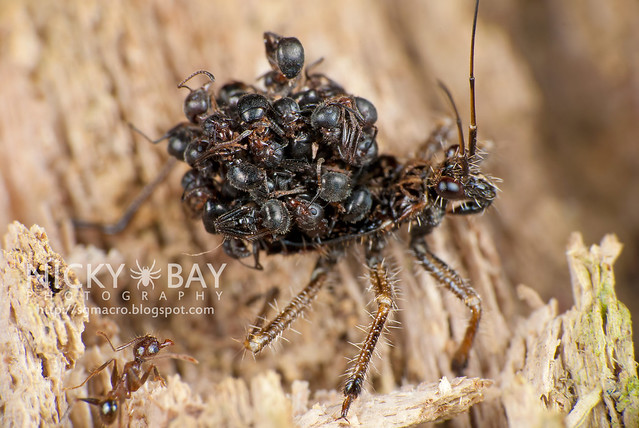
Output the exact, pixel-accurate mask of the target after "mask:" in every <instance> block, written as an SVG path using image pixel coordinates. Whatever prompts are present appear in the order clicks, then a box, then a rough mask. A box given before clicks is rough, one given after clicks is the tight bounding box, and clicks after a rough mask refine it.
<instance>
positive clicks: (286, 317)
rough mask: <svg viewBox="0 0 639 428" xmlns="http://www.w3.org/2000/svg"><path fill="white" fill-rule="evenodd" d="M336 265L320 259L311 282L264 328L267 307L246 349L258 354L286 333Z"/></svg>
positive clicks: (325, 259)
mask: <svg viewBox="0 0 639 428" xmlns="http://www.w3.org/2000/svg"><path fill="white" fill-rule="evenodd" d="M334 265H335V259H334V258H333V257H320V259H319V260H318V261H317V265H316V266H315V269H313V273H312V274H311V282H310V283H309V284H308V285H307V286H306V287H305V288H304V289H303V290H302V291H301V292H300V293H299V294H298V295H297V296H295V298H294V299H293V300H291V302H290V303H289V304H288V305H286V307H285V308H284V309H283V310H282V311H281V312H280V313H279V314H278V315H277V316H276V317H275V318H274V319H273V320H272V321H271V322H270V323H268V325H267V326H266V327H264V328H262V325H263V324H264V318H265V315H266V309H267V308H266V306H265V307H264V309H263V310H262V311H260V314H259V316H258V318H257V320H256V321H255V323H254V325H253V328H252V329H251V332H250V333H249V334H248V336H247V337H246V339H245V340H244V347H245V348H246V349H248V350H249V351H251V352H252V353H254V354H257V353H258V352H260V351H261V350H262V349H264V347H265V346H267V345H268V344H270V343H271V342H273V340H275V339H277V338H278V337H279V336H280V335H281V334H282V333H284V332H285V331H286V330H287V329H288V328H289V327H290V325H291V323H293V321H295V320H296V319H297V318H298V317H299V316H300V315H302V313H303V312H304V311H305V310H306V309H308V307H309V306H310V304H311V302H312V301H313V299H314V298H315V296H316V295H317V292H318V291H319V290H320V289H321V288H322V286H323V285H324V284H325V283H326V278H327V277H328V274H329V272H330V271H331V269H332V268H333V266H334ZM269 294H270V293H269ZM267 303H268V302H267Z"/></svg>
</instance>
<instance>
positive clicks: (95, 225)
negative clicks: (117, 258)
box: [72, 158, 177, 235]
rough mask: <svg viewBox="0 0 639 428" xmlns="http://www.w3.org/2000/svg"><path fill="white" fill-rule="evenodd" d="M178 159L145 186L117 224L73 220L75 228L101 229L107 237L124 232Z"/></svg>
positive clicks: (166, 165)
mask: <svg viewBox="0 0 639 428" xmlns="http://www.w3.org/2000/svg"><path fill="white" fill-rule="evenodd" d="M176 161H177V159H175V158H171V159H169V160H168V161H167V162H166V163H165V164H164V167H162V170H161V171H160V173H159V174H158V175H157V177H155V179H154V180H153V181H152V182H151V183H149V184H147V185H146V186H144V188H143V189H142V191H141V192H140V193H139V194H138V195H137V196H136V198H135V199H134V200H133V202H131V204H130V205H129V206H128V207H127V209H126V211H124V214H122V217H120V219H119V220H118V221H116V222H115V223H110V224H109V223H106V224H105V223H100V222H93V221H86V220H77V219H73V220H72V222H73V226H74V227H76V228H78V229H79V228H88V229H99V230H101V231H102V233H105V234H107V235H114V234H116V233H120V232H122V231H123V230H124V229H125V228H126V227H127V226H128V225H129V222H130V221H131V219H132V218H133V216H134V215H135V213H136V212H137V211H138V210H139V209H140V207H141V206H142V204H143V203H144V202H145V201H146V200H147V199H148V198H149V196H151V194H152V193H153V191H154V190H155V189H156V188H157V187H158V186H159V185H160V183H162V182H163V181H164V179H165V178H166V177H167V176H168V175H169V173H170V172H171V170H172V169H173V166H175V163H176Z"/></svg>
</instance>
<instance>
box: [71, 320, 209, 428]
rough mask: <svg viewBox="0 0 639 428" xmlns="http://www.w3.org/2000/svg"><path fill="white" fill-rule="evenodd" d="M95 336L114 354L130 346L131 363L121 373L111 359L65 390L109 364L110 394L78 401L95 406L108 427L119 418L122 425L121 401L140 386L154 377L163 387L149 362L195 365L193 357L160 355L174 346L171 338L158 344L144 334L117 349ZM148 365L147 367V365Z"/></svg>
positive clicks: (115, 362) (162, 382)
mask: <svg viewBox="0 0 639 428" xmlns="http://www.w3.org/2000/svg"><path fill="white" fill-rule="evenodd" d="M98 335H100V336H102V337H104V338H105V339H106V340H107V342H108V343H109V345H110V346H111V348H112V349H113V351H114V352H118V351H121V350H123V349H125V348H128V347H130V346H133V360H131V361H129V362H127V363H126V364H125V365H124V367H123V368H122V373H120V372H119V371H118V364H117V361H116V360H115V358H111V359H110V360H108V361H107V362H106V363H104V364H102V365H101V366H100V367H98V368H96V369H95V370H93V371H92V372H91V374H90V375H89V376H88V377H87V378H86V379H85V380H84V382H82V383H81V384H80V385H77V386H74V387H72V388H67V389H76V388H80V387H82V386H83V385H85V384H86V383H87V382H88V381H89V380H90V379H91V378H93V377H94V376H96V375H97V374H98V373H100V372H101V371H102V370H104V369H105V368H106V367H107V366H108V365H109V364H113V370H112V371H111V388H112V389H111V391H109V392H107V393H106V394H105V395H104V396H103V397H102V398H80V400H81V401H84V402H86V403H89V404H91V405H94V406H97V407H98V412H99V417H100V420H101V421H102V423H104V424H105V425H110V424H112V423H114V422H115V420H116V419H117V418H118V415H119V425H120V426H122V411H121V407H122V404H123V403H124V401H125V400H126V399H128V398H130V397H131V394H132V393H133V392H135V391H137V390H138V389H140V388H141V387H142V385H144V384H145V383H146V381H147V380H148V379H149V377H150V376H151V374H153V380H155V381H158V382H160V384H161V385H162V386H165V382H164V379H163V378H162V376H160V373H159V372H158V369H157V367H156V366H155V365H154V364H152V363H150V362H152V361H155V360H158V359H161V358H175V359H180V360H184V361H188V362H190V363H196V364H197V360H195V359H194V358H192V357H189V356H188V355H182V354H172V353H169V354H163V355H158V354H159V352H160V351H161V350H162V349H163V348H166V347H167V346H171V345H173V341H172V340H170V339H167V340H165V341H164V342H160V341H159V340H158V339H157V338H156V337H154V336H151V335H146V336H142V337H137V338H135V339H133V340H131V341H130V342H127V343H125V344H123V345H120V346H118V347H117V348H116V347H115V346H113V344H112V343H111V340H109V337H108V336H107V335H106V334H104V333H103V332H101V331H99V332H98ZM147 363H148V364H147Z"/></svg>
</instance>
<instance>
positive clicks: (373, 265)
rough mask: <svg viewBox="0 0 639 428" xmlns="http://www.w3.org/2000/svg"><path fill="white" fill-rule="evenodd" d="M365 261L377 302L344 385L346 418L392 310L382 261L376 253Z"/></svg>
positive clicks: (343, 410) (386, 274) (344, 415)
mask: <svg viewBox="0 0 639 428" xmlns="http://www.w3.org/2000/svg"><path fill="white" fill-rule="evenodd" d="M366 263H367V265H368V269H369V272H370V279H371V285H372V287H373V290H374V291H375V301H376V302H377V313H376V314H375V318H374V320H373V323H372V324H371V326H370V329H369V331H368V336H366V340H365V341H364V344H363V345H362V347H361V350H360V352H359V355H358V356H357V359H356V360H355V365H354V366H353V367H352V368H351V371H350V376H349V378H348V380H347V381H346V386H345V387H344V395H345V396H346V398H345V399H344V403H343V404H342V413H341V418H343V419H346V415H347V414H348V409H349V407H350V406H351V404H352V403H353V400H355V399H356V398H357V397H358V396H359V394H360V393H361V392H362V386H363V384H364V379H365V377H366V371H367V370H368V364H369V363H370V361H371V357H372V356H373V351H374V350H375V345H377V341H378V339H379V337H380V336H381V334H382V331H383V329H384V324H385V323H386V320H387V319H388V316H389V314H390V313H391V311H392V310H393V307H394V302H393V291H392V284H391V282H390V280H389V278H388V270H387V268H386V266H384V261H383V260H380V259H379V258H378V257H377V256H376V255H375V256H368V258H367V260H366Z"/></svg>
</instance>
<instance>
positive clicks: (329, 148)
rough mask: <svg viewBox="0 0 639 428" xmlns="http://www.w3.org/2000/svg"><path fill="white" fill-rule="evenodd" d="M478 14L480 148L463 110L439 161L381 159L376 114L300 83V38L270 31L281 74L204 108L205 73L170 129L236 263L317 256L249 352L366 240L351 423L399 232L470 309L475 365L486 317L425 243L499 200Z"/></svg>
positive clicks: (199, 209) (322, 87) (188, 183)
mask: <svg viewBox="0 0 639 428" xmlns="http://www.w3.org/2000/svg"><path fill="white" fill-rule="evenodd" d="M477 11H478V2H477V3H476V6H475V16H474V21H473V30H472V37H471V58H470V94H471V119H470V130H469V135H468V140H469V141H468V144H466V142H465V140H464V135H463V131H462V126H461V120H460V119H459V114H458V112H457V110H456V107H455V106H454V103H453V108H454V109H455V115H456V118H457V131H458V135H459V142H458V143H457V144H455V145H453V146H451V147H448V148H447V149H446V150H445V151H444V153H443V156H440V158H439V159H437V157H436V156H435V155H436V153H435V152H437V150H433V147H432V146H433V144H435V143H434V141H439V138H436V137H437V135H440V134H441V133H442V130H437V131H436V132H435V134H434V136H433V138H431V139H429V141H431V144H429V145H428V147H426V150H424V151H423V152H424V153H432V154H429V155H426V156H424V157H418V158H414V159H409V160H405V161H403V160H400V159H398V158H396V157H395V156H391V155H380V154H379V153H378V145H377V141H376V136H377V128H376V125H375V122H376V120H377V111H376V109H375V107H374V105H373V104H372V103H371V102H370V101H368V100H366V99H364V98H361V97H355V96H353V95H351V94H348V93H347V92H346V91H345V90H344V89H343V88H342V87H341V86H340V85H338V84H337V83H335V82H334V81H333V80H331V79H329V78H328V77H326V76H325V75H323V74H319V73H314V74H312V73H310V72H309V69H308V68H307V69H306V71H305V73H304V74H301V70H302V68H303V67H302V66H303V61H304V52H303V48H302V45H301V43H300V42H299V40H297V39H295V38H290V37H289V38H285V37H281V36H278V35H275V34H273V33H265V35H264V38H265V45H266V53H267V58H268V60H269V63H270V65H271V67H272V71H271V72H269V73H268V74H267V75H266V77H265V86H266V89H265V90H261V89H258V88H256V87H254V86H251V85H247V84H243V83H239V82H234V83H232V84H229V85H225V86H223V87H222V89H221V90H220V92H219V93H218V95H217V97H211V98H210V99H207V98H206V97H205V96H203V95H202V94H203V93H204V94H209V92H208V91H209V88H210V85H211V83H212V82H213V76H212V75H211V74H210V73H208V72H196V73H194V75H196V74H205V75H206V76H208V77H209V80H210V82H208V83H207V84H206V85H204V86H203V87H202V88H201V89H198V90H195V91H194V90H190V89H189V90H190V91H191V92H190V94H189V96H187V101H186V102H185V106H184V109H185V114H186V117H187V119H188V120H189V122H188V123H186V122H185V123H183V124H181V125H178V126H177V127H175V128H173V130H172V131H170V132H169V140H170V141H169V151H170V152H171V154H173V155H174V156H176V157H177V158H178V159H181V160H183V161H185V162H187V163H188V164H189V165H190V166H191V167H192V169H191V170H190V171H189V172H187V174H186V176H185V178H184V180H183V186H184V197H183V199H184V201H185V204H186V206H187V208H189V210H190V211H191V212H192V214H193V215H194V216H199V217H201V218H202V220H203V223H204V225H205V227H206V230H207V231H208V232H210V233H213V234H219V235H222V236H223V237H224V240H225V241H224V249H225V251H226V252H227V253H228V254H229V255H230V256H231V257H234V258H237V259H242V258H248V257H253V259H254V267H255V268H258V269H259V268H261V265H260V263H259V256H260V254H262V253H266V254H294V253H299V252H316V253H318V254H319V258H318V261H317V264H316V267H315V269H314V271H313V272H312V274H311V281H310V283H309V284H308V285H307V286H306V287H305V288H304V289H303V290H302V291H301V292H300V293H299V294H298V295H297V296H296V297H295V298H294V299H293V300H292V301H291V302H290V303H289V304H288V305H287V306H286V307H285V308H284V309H283V310H282V311H281V312H280V313H279V314H278V315H277V316H276V317H275V318H274V319H273V320H272V321H271V322H269V323H263V322H258V323H256V327H255V328H253V329H252V330H251V332H250V333H249V335H248V337H247V338H246V340H245V341H244V345H245V347H246V348H247V349H248V350H250V351H251V352H253V353H258V352H260V351H261V350H262V349H263V348H264V347H265V346H266V345H268V344H269V343H271V342H272V341H273V340H274V339H275V338H277V337H278V336H279V335H280V334H282V332H283V331H285V330H286V329H287V328H288V327H289V326H290V324H291V323H292V322H293V321H294V320H295V319H296V318H297V317H298V316H299V315H300V314H301V313H302V312H303V311H304V310H305V309H307V308H308V306H309V304H310V302H311V301H312V299H313V298H314V297H315V295H316V294H317V292H318V291H319V290H320V289H321V288H322V286H323V285H324V283H325V282H326V279H327V277H328V275H329V273H330V271H331V270H332V268H333V266H334V265H335V264H336V262H337V261H338V260H339V259H340V257H341V255H342V254H343V253H344V252H345V251H346V250H347V248H348V247H349V246H350V245H354V244H359V243H361V244H363V246H364V249H365V257H366V265H367V268H368V270H369V273H370V279H371V282H372V285H373V287H372V288H373V290H374V292H375V297H376V302H377V305H378V309H377V313H376V315H375V317H374V321H373V324H372V326H371V327H370V330H369V334H368V336H367V337H366V339H365V341H364V343H363V345H362V347H361V350H360V353H359V355H358V356H357V358H356V359H355V364H354V366H353V367H352V370H351V371H350V373H349V378H348V380H347V382H346V385H345V388H344V394H345V399H344V403H343V406H342V410H341V413H340V414H341V417H344V418H345V417H346V416H347V414H348V411H349V408H350V405H351V403H352V402H353V400H354V399H355V398H356V397H357V396H358V395H359V394H360V392H361V390H362V387H363V383H364V379H365V375H366V372H367V369H368V365H369V362H370V359H371V356H372V352H373V350H374V348H375V346H376V343H377V341H378V339H379V336H380V335H381V332H382V330H383V327H384V324H385V322H386V321H387V319H388V317H389V316H390V314H391V312H392V310H393V308H394V307H395V303H394V301H393V294H394V293H393V290H392V284H391V281H390V280H389V273H388V267H387V265H386V263H385V262H384V258H383V247H384V242H385V239H386V238H387V237H388V236H389V234H390V233H392V232H393V231H395V230H397V229H398V228H399V227H401V226H402V225H405V224H408V225H409V226H410V248H411V249H412V251H413V253H414V256H415V258H416V260H417V261H418V263H419V264H420V265H421V266H423V268H424V269H425V270H426V271H428V272H429V273H430V274H431V275H432V276H433V277H435V278H436V279H437V280H438V281H440V282H441V283H442V284H444V285H445V286H446V288H448V289H449V290H451V291H452V292H453V293H454V294H455V295H456V296H457V297H458V298H459V299H461V300H462V301H463V302H464V303H465V305H466V306H467V307H468V308H469V309H470V311H471V318H470V321H469V324H468V327H467V329H466V333H465V336H464V338H463V340H462V342H461V344H460V346H459V349H458V350H457V352H456V353H455V355H454V357H453V367H454V368H456V369H458V370H461V369H462V368H463V367H464V366H465V365H466V363H467V360H468V354H469V351H470V348H471V345H472V342H473V339H474V336H475V333H476V331H477V327H478V324H479V320H480V318H481V301H480V298H479V296H478V295H477V293H476V292H475V291H474V290H473V288H472V287H471V286H470V285H469V284H468V283H466V282H465V281H463V280H462V279H461V277H460V276H459V275H458V274H457V273H456V272H455V271H454V270H453V269H451V268H450V267H449V266H448V265H447V264H446V263H445V262H444V261H442V260H440V259H439V258H438V257H436V256H435V255H434V254H433V253H432V252H431V251H430V250H429V249H428V245H427V243H426V240H425V236H427V235H428V234H429V233H430V232H431V231H432V230H433V229H434V228H436V227H437V226H438V225H439V224H440V223H441V222H442V220H443V219H444V217H446V216H447V215H466V214H475V213H479V212H482V211H484V210H485V209H486V208H487V207H489V206H490V204H491V203H492V202H493V200H494V199H495V197H496V191H497V189H496V187H495V186H494V185H493V184H492V183H491V181H490V180H489V179H488V178H487V177H485V176H484V175H482V174H481V172H480V170H479V161H480V158H479V156H478V154H477V124H476V117H475V88H474V79H475V77H474V43H475V31H476V23H477ZM192 77H193V75H192V76H190V77H189V78H188V79H186V80H189V79H190V78H192ZM185 83H186V81H184V82H182V83H181V84H180V85H179V86H180V87H184V84H185ZM441 86H442V88H443V89H444V91H445V92H446V94H447V96H448V98H449V99H450V100H451V103H452V97H451V95H450V93H449V92H448V90H447V89H446V88H445V87H444V86H443V85H441ZM196 95H197V96H196ZM209 96H210V95H209ZM193 99H197V100H199V102H193ZM171 138H173V140H172V139H171ZM176 147H177V148H176ZM178 149H179V150H178ZM263 312H265V311H263Z"/></svg>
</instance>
